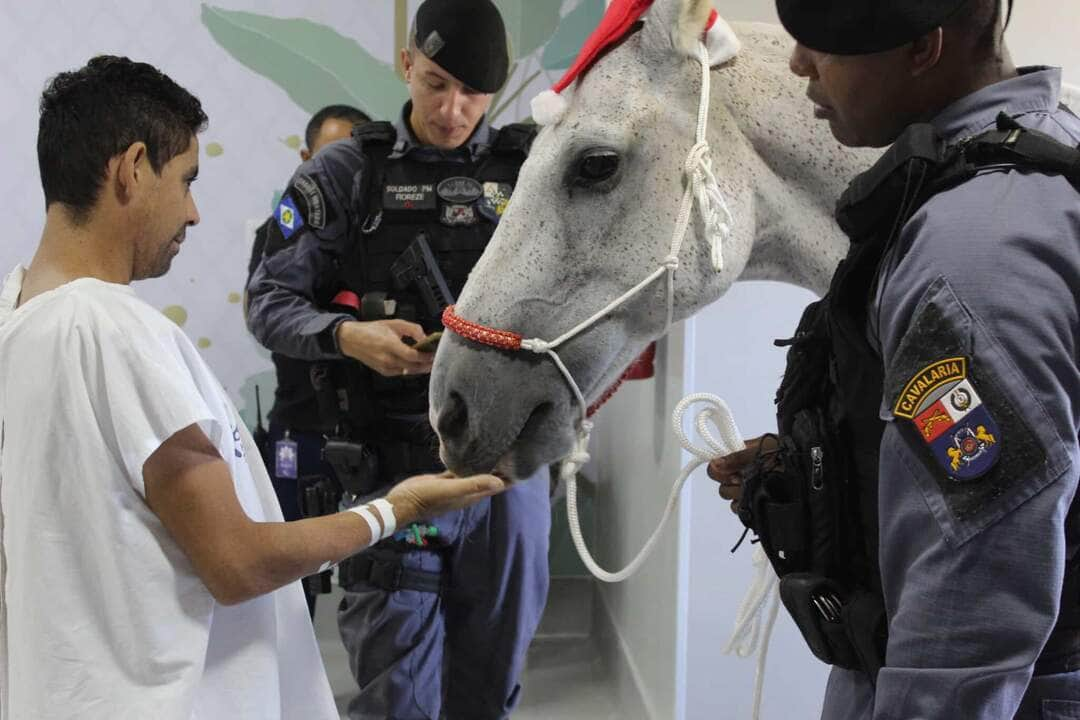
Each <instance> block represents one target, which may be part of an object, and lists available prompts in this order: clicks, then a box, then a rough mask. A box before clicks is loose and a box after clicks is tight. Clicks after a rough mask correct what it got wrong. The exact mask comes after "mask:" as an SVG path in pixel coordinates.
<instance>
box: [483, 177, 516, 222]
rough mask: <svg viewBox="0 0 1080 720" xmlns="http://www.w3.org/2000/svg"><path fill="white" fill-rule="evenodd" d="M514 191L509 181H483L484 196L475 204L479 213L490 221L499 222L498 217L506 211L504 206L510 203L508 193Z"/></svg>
mask: <svg viewBox="0 0 1080 720" xmlns="http://www.w3.org/2000/svg"><path fill="white" fill-rule="evenodd" d="M513 192H514V186H513V185H511V184H510V183H499V182H486V183H484V196H483V197H482V198H480V202H478V203H477V204H476V208H477V210H479V211H480V214H481V215H483V216H484V217H486V218H487V219H488V220H490V221H492V222H495V223H497V222H499V218H501V217H502V214H503V213H504V212H506V206H507V205H508V204H509V203H510V195H511V194H512V193H513Z"/></svg>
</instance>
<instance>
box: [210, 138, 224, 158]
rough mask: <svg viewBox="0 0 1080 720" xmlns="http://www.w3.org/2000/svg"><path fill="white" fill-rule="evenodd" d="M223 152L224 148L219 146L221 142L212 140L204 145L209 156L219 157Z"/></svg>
mask: <svg viewBox="0 0 1080 720" xmlns="http://www.w3.org/2000/svg"><path fill="white" fill-rule="evenodd" d="M224 153H225V148H223V147H222V146H221V143H216V142H212V143H210V144H208V145H207V146H206V154H207V155H208V156H209V157H220V156H221V155H223V154H224Z"/></svg>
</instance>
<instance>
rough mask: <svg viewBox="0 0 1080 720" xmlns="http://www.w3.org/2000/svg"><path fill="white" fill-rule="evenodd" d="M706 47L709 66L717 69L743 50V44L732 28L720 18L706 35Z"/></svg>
mask: <svg viewBox="0 0 1080 720" xmlns="http://www.w3.org/2000/svg"><path fill="white" fill-rule="evenodd" d="M705 47H706V48H707V49H708V51H709V65H710V66H711V67H716V66H717V65H723V64H724V63H726V62H727V61H728V60H731V59H732V58H733V57H735V56H736V55H738V54H739V51H740V50H742V43H741V42H739V38H738V36H737V35H735V31H734V30H732V29H731V26H730V25H728V24H727V23H726V22H724V18H722V17H718V18H716V22H715V23H713V26H712V27H711V28H709V30H708V31H707V32H706V33H705Z"/></svg>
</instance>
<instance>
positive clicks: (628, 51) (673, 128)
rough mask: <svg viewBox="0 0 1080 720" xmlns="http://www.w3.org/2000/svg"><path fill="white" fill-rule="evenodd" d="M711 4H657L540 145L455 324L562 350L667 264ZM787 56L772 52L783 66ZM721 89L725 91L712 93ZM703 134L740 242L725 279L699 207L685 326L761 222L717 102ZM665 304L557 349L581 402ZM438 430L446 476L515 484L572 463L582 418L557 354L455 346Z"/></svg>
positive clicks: (688, 258)
mask: <svg viewBox="0 0 1080 720" xmlns="http://www.w3.org/2000/svg"><path fill="white" fill-rule="evenodd" d="M711 7H712V3H711V1H710V0H657V1H656V3H655V4H654V5H653V7H652V8H651V9H650V11H649V14H648V16H647V18H646V20H645V23H644V26H643V27H641V28H640V29H639V30H636V31H632V32H631V33H629V34H627V35H626V36H625V37H624V39H623V40H622V42H620V43H619V44H618V45H617V46H616V47H614V48H613V49H611V50H610V51H609V52H608V53H606V54H605V55H604V56H603V57H601V58H600V59H599V60H598V61H597V62H596V64H595V65H594V66H593V67H592V68H591V70H589V71H588V73H587V74H586V75H585V76H584V77H583V78H582V79H581V80H580V81H579V82H578V83H577V85H576V87H575V88H574V91H573V96H572V98H571V100H570V103H569V107H568V108H567V111H566V113H565V114H564V115H563V116H562V118H561V119H560V120H559V121H558V122H556V123H554V124H552V125H550V126H548V127H545V128H544V129H543V130H542V131H541V132H540V134H539V135H538V137H537V138H536V141H535V143H534V144H533V147H532V151H531V154H530V156H529V159H528V161H527V162H526V163H525V165H524V167H523V168H522V171H521V176H520V178H519V181H518V183H517V187H516V188H515V190H514V197H513V200H512V202H511V203H510V204H509V207H508V208H507V211H506V213H505V215H504V216H503V217H502V220H501V223H500V225H499V228H498V231H497V232H496V233H495V236H494V237H493V238H492V241H491V243H490V245H489V246H488V248H487V250H486V252H485V253H484V255H483V257H482V258H481V260H480V262H479V263H478V264H477V266H476V268H475V269H474V270H473V273H472V275H471V276H470V278H469V282H468V284H467V285H466V287H465V289H464V291H463V292H462V294H461V297H460V299H459V302H458V305H457V314H458V315H459V316H461V317H463V318H465V319H467V320H470V321H473V322H476V323H480V324H482V325H484V326H488V327H493V328H499V329H505V330H512V331H515V332H517V333H520V334H521V335H524V336H525V337H532V338H542V339H545V340H553V339H555V338H557V337H558V336H560V335H562V334H563V333H564V332H566V331H567V330H569V329H571V328H572V327H574V326H575V325H577V324H578V323H580V322H582V321H583V320H585V319H586V318H588V317H590V316H591V315H593V314H594V313H596V312H597V311H599V310H601V309H602V308H604V307H605V306H606V305H607V304H608V303H609V302H611V301H612V300H614V299H615V298H617V297H619V296H621V295H622V294H623V293H624V292H626V291H627V290H628V289H630V288H632V287H633V286H635V285H636V284H637V283H639V282H640V281H641V280H643V279H644V278H645V277H646V276H647V275H649V274H650V273H651V272H653V271H654V270H656V269H657V268H659V267H661V265H662V264H663V262H664V259H665V257H667V256H668V255H669V253H670V249H671V248H670V246H671V242H672V233H673V229H674V226H675V224H676V215H677V214H678V210H679V206H680V201H681V199H682V197H683V191H684V183H685V181H686V174H685V172H684V165H685V164H686V162H687V156H688V152H689V151H690V149H691V147H692V146H693V145H694V143H695V131H696V127H697V120H698V110H699V98H700V93H701V88H702V81H701V66H700V63H699V61H698V58H699V55H698V48H699V43H700V40H701V34H702V30H703V28H704V27H705V24H706V21H707V19H708V16H709V12H710V10H711ZM785 50H786V48H778V50H776V52H775V54H776V55H777V56H778V57H779V58H780V63H781V67H783V65H785V64H786V63H784V61H783V55H784V54H785ZM738 62H739V61H736V63H733V64H738ZM774 64H775V58H774ZM720 72H722V71H720ZM717 74H718V73H714V77H715V76H716V75H717ZM763 90H764V89H763ZM768 91H770V92H775V89H773V88H769V89H768ZM785 91H786V92H789V94H790V89H788V90H785ZM714 92H723V90H722V88H720V89H718V88H717V87H716V84H715V83H714ZM709 124H710V129H709V140H710V142H711V145H712V154H713V169H714V172H715V173H716V176H717V179H718V182H719V187H720V189H721V191H722V192H723V195H724V198H725V199H726V204H727V207H728V208H729V209H730V212H731V214H732V216H733V217H734V219H735V222H734V232H733V233H732V234H730V235H729V236H728V237H727V238H726V240H725V242H724V245H723V269H722V270H720V271H717V270H716V269H714V265H713V262H712V261H711V256H710V248H709V245H708V243H707V242H705V239H704V226H703V222H702V218H701V215H700V213H699V212H698V210H697V209H695V210H694V212H693V214H692V216H691V221H690V224H689V229H688V231H687V233H686V236H685V239H684V240H683V243H682V249H681V251H680V252H679V267H678V270H677V271H676V272H675V274H674V318H675V319H676V320H678V319H682V318H685V317H687V316H689V315H691V314H693V313H694V312H695V311H696V310H698V309H699V308H700V307H702V306H703V305H705V304H706V303H708V302H710V301H711V300H713V299H715V298H716V297H718V296H719V295H720V294H721V293H722V292H723V291H724V290H726V289H727V288H728V287H729V286H730V285H731V284H732V283H733V282H734V281H735V280H736V279H737V278H738V277H739V276H740V274H742V272H743V270H744V268H745V267H746V265H747V262H748V260H749V259H750V256H751V251H752V249H753V244H754V236H755V232H756V229H755V226H756V225H760V224H761V208H760V202H759V201H758V199H756V198H755V192H754V190H755V186H756V185H757V184H758V181H759V180H760V179H761V178H760V171H761V168H762V167H763V163H762V160H761V158H760V157H758V156H757V155H756V154H755V150H754V148H753V147H752V145H751V141H750V140H748V139H747V135H746V133H745V131H744V129H742V128H740V127H739V126H738V124H737V123H736V120H735V118H734V117H733V115H732V114H731V113H730V112H729V111H728V110H727V108H726V107H725V105H724V103H723V101H722V99H721V100H717V101H714V102H713V103H712V113H711V114H710V117H709ZM834 197H835V196H834ZM755 216H757V217H756V218H755ZM759 229H760V228H759ZM834 261H835V258H834ZM667 303H668V281H667V276H666V275H665V276H662V277H660V278H658V279H657V280H656V281H655V282H653V283H652V284H651V285H650V286H649V287H648V288H646V289H645V290H644V291H643V292H641V293H639V294H638V295H636V296H635V297H634V298H633V299H632V300H630V301H629V302H627V303H626V304H624V305H622V306H621V307H619V308H617V309H615V310H613V311H611V312H610V313H609V314H607V315H606V316H604V317H603V318H602V319H601V320H600V321H599V322H598V323H596V324H594V325H592V326H591V327H590V328H588V329H587V330H585V331H584V332H582V333H581V334H579V335H577V336H575V337H573V338H572V339H570V340H569V341H567V342H566V343H564V344H562V345H561V346H559V348H558V354H559V357H560V358H561V359H562V361H563V362H564V363H565V365H566V367H567V368H568V370H569V372H570V373H571V374H572V375H573V377H574V378H575V380H576V381H577V383H578V385H579V386H580V388H581V391H582V393H583V394H584V396H585V398H586V400H587V401H589V402H592V401H593V400H595V399H596V398H597V397H599V396H600V395H601V394H602V393H603V392H604V391H605V389H607V388H608V387H609V386H610V385H611V384H612V383H613V382H615V381H616V380H617V379H618V378H619V376H620V374H621V373H622V372H623V370H624V369H625V368H626V366H627V365H628V364H629V363H630V362H631V361H632V360H633V359H634V358H635V357H636V356H637V355H638V354H639V353H641V351H642V350H643V349H644V348H645V347H646V345H647V344H648V343H649V342H650V341H651V340H653V339H655V338H657V337H658V336H660V335H661V334H662V333H663V332H664V331H665V329H666V327H665V325H666V322H665V321H666V315H667V309H668V308H667ZM431 417H432V424H433V425H434V426H435V428H436V430H437V432H438V433H439V436H440V439H441V442H442V456H443V460H444V461H445V462H446V464H447V466H448V467H449V468H450V469H451V470H454V471H456V472H458V473H465V472H475V471H489V470H491V469H492V468H493V467H496V466H497V467H498V469H499V470H500V471H501V472H504V473H506V474H508V475H512V476H517V477H521V476H523V475H525V474H528V473H531V472H532V471H533V470H534V469H535V468H537V467H538V466H540V465H542V464H545V463H548V462H551V461H554V460H556V459H558V458H560V457H563V456H565V455H566V454H567V453H568V452H569V451H570V449H571V448H572V444H573V441H574V435H575V425H576V424H577V422H578V420H579V418H580V410H579V408H578V405H577V403H576V402H575V398H574V396H573V394H572V392H571V390H570V387H569V385H568V383H567V382H566V381H565V380H564V379H563V377H562V376H561V374H560V372H559V370H558V369H557V367H556V366H555V364H554V363H553V361H552V360H551V359H550V358H549V357H548V356H546V355H542V354H541V355H538V354H534V353H530V352H524V351H518V352H507V351H505V350H500V349H497V348H493V347H488V346H485V345H483V344H478V343H474V342H472V341H469V340H465V339H463V338H462V337H459V336H457V335H454V334H448V336H447V337H445V338H444V340H443V342H442V344H441V347H440V348H439V352H438V356H437V358H436V362H435V368H434V370H433V372H432V378H431Z"/></svg>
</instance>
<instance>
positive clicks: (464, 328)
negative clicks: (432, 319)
mask: <svg viewBox="0 0 1080 720" xmlns="http://www.w3.org/2000/svg"><path fill="white" fill-rule="evenodd" d="M442 321H443V325H445V326H446V329H447V330H452V331H453V332H456V333H457V334H458V335H460V336H461V337H463V338H465V339H466V340H472V341H473V342H478V343H481V344H483V345H490V346H492V347H497V348H499V349H501V350H520V349H521V339H522V338H521V335H519V334H517V333H516V332H510V331H509V330H496V329H495V328H489V327H487V326H486V325H481V324H480V323H474V322H471V321H469V320H466V319H465V318H463V317H461V316H459V315H456V314H454V306H453V305H450V306H449V307H447V308H446V309H445V310H443V314H442Z"/></svg>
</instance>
